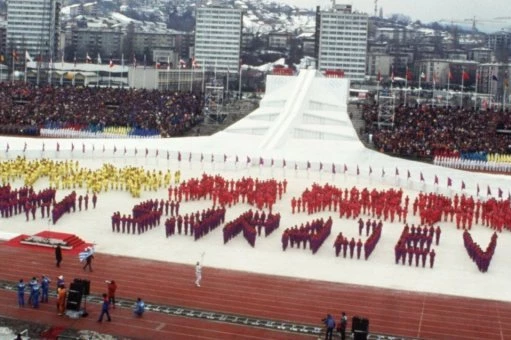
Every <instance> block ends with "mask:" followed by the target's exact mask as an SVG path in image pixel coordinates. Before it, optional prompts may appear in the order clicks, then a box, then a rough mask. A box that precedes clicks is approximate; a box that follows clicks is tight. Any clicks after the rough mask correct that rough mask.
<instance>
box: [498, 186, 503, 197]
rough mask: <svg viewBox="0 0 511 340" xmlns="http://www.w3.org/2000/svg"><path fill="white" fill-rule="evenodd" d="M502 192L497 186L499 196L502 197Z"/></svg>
mask: <svg viewBox="0 0 511 340" xmlns="http://www.w3.org/2000/svg"><path fill="white" fill-rule="evenodd" d="M502 194H503V192H502V189H501V188H499V198H502Z"/></svg>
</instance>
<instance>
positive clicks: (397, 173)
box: [396, 167, 399, 176]
mask: <svg viewBox="0 0 511 340" xmlns="http://www.w3.org/2000/svg"><path fill="white" fill-rule="evenodd" d="M396 176H399V169H398V168H397V167H396Z"/></svg>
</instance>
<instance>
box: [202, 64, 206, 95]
mask: <svg viewBox="0 0 511 340" xmlns="http://www.w3.org/2000/svg"><path fill="white" fill-rule="evenodd" d="M205 76H206V61H202V93H204V78H205Z"/></svg>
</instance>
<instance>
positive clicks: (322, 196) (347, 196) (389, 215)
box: [291, 184, 408, 222]
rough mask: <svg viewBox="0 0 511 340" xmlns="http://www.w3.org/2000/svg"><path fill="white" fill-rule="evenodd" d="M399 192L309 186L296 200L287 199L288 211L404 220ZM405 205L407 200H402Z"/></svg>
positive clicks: (328, 185)
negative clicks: (327, 212)
mask: <svg viewBox="0 0 511 340" xmlns="http://www.w3.org/2000/svg"><path fill="white" fill-rule="evenodd" d="M402 195H403V192H402V191H401V190H394V189H389V190H383V191H378V190H376V189H373V190H372V191H369V189H367V188H364V189H362V190H361V191H360V190H359V189H358V188H357V187H353V188H352V189H351V190H350V191H348V189H344V190H343V189H341V188H337V187H335V186H332V185H330V184H325V185H324V186H321V185H318V184H313V186H312V187H311V188H310V189H309V188H307V189H306V190H305V191H304V192H303V193H302V194H301V196H300V197H298V198H296V197H293V198H292V199H291V211H292V213H295V212H298V213H299V212H301V211H303V212H307V213H308V214H312V213H316V212H319V211H326V210H327V209H328V210H329V211H332V208H333V211H335V212H336V211H337V209H339V216H340V217H341V218H342V217H346V218H348V219H349V218H356V217H359V216H360V214H369V215H372V216H373V217H377V218H378V219H381V218H383V219H384V220H385V221H387V220H390V221H392V222H393V221H394V219H395V218H396V216H397V217H398V218H399V221H401V220H406V216H407V210H408V209H407V207H406V205H405V207H402V205H401V200H402ZM405 202H408V198H407V199H406V200H405Z"/></svg>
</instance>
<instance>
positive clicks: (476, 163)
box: [433, 153, 511, 173]
mask: <svg viewBox="0 0 511 340" xmlns="http://www.w3.org/2000/svg"><path fill="white" fill-rule="evenodd" d="M477 154H479V153H477ZM504 156H506V157H504ZM507 156H509V155H503V157H492V158H490V157H488V158H486V157H485V158H484V159H477V158H463V156H461V157H460V156H447V155H437V156H435V157H434V158H433V164H435V165H440V166H443V167H448V168H454V169H462V170H472V171H482V172H492V173H510V172H511V162H510V161H509V159H508V157H507Z"/></svg>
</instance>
